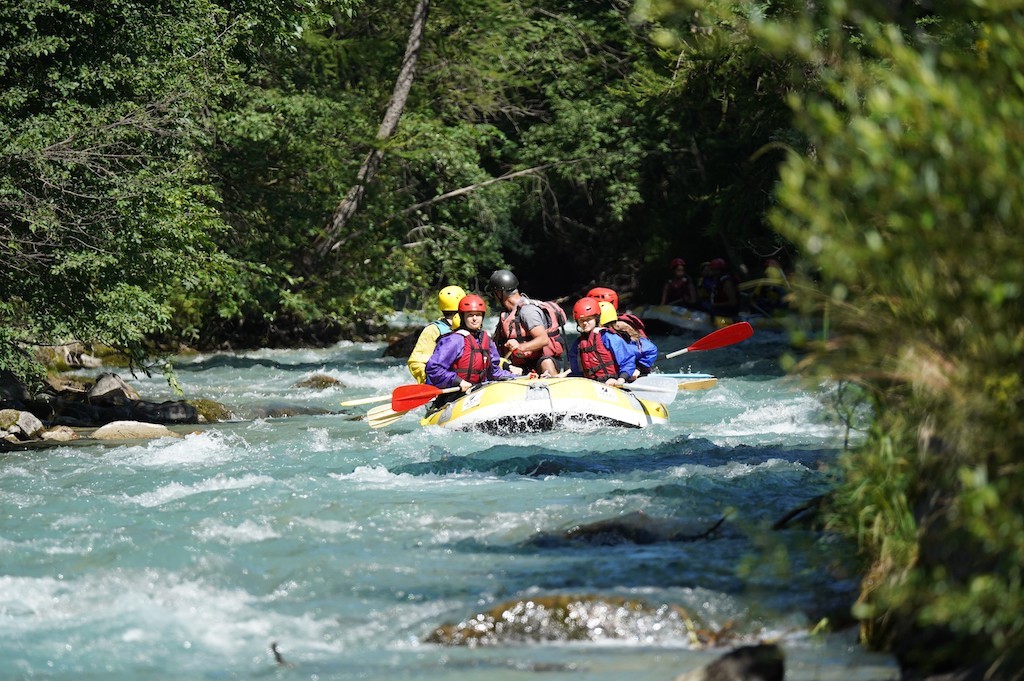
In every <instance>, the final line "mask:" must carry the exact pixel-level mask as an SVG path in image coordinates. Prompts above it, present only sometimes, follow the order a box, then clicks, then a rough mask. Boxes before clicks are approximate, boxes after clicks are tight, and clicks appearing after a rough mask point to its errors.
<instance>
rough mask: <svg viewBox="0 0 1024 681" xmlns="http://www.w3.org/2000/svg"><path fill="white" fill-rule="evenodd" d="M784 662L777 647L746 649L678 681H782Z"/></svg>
mask: <svg viewBox="0 0 1024 681" xmlns="http://www.w3.org/2000/svg"><path fill="white" fill-rule="evenodd" d="M784 674H785V662H784V656H783V654H782V649H781V648H779V647H778V646H777V645H774V644H760V645H756V646H743V647H742V648H737V649H736V650H733V651H731V652H729V653H726V654H725V655H723V656H722V657H720V658H718V659H717V660H715V661H714V662H712V663H711V664H709V665H708V666H706V667H702V668H701V669H698V670H696V671H692V672H688V673H686V674H681V675H680V676H677V677H676V678H675V681H782V679H783V676H784Z"/></svg>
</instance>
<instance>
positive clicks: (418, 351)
mask: <svg viewBox="0 0 1024 681" xmlns="http://www.w3.org/2000/svg"><path fill="white" fill-rule="evenodd" d="M452 331H453V328H452V325H451V324H450V323H449V322H448V320H447V319H445V318H444V317H441V318H440V319H435V320H434V321H432V322H430V323H429V324H427V325H426V326H425V327H423V330H422V331H420V337H419V338H417V339H416V347H414V348H413V349H412V354H410V355H409V360H408V361H407V362H406V363H405V365H406V366H407V367H409V373H410V374H412V377H413V378H414V379H416V382H417V383H426V382H427V360H428V359H430V356H431V355H433V354H434V346H436V345H437V339H438V338H440V337H441V334H442V333H451V332H452Z"/></svg>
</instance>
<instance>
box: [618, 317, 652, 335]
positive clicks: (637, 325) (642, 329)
mask: <svg viewBox="0 0 1024 681" xmlns="http://www.w3.org/2000/svg"><path fill="white" fill-rule="evenodd" d="M619 321H620V322H626V323H627V324H629V325H630V326H632V327H633V328H634V329H636V332H637V333H639V334H640V335H641V336H643V337H644V338H650V336H648V335H647V326H646V325H645V324H644V323H643V320H641V319H640V318H639V317H637V316H636V315H635V314H633V313H631V312H623V313H622V314H620V315H619Z"/></svg>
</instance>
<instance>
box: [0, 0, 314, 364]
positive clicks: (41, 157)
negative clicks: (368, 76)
mask: <svg viewBox="0 0 1024 681" xmlns="http://www.w3.org/2000/svg"><path fill="white" fill-rule="evenodd" d="M316 16H319V15H318V14H317V13H316V12H315V11H314V9H313V8H311V7H310V6H308V5H307V4H306V3H275V4H273V5H272V6H266V5H265V4H264V3H255V2H254V3H248V4H247V3H245V2H241V3H231V4H230V5H221V4H219V3H217V2H212V1H200V2H191V1H190V2H178V1H174V0H164V1H162V2H157V3H153V2H133V1H130V0H120V1H117V2H104V3H96V4H93V5H89V6H84V7H75V6H72V5H67V4H64V3H60V2H38V1H36V0H20V1H16V2H11V3H6V4H4V5H3V7H2V8H0V38H2V42H0V132H2V134H0V139H2V140H3V143H2V147H0V263H2V265H0V300H3V301H4V304H3V306H2V307H0V326H3V327H4V328H5V331H4V337H3V338H2V339H0V344H2V345H3V349H2V350H0V368H9V369H12V370H15V371H17V372H19V373H20V374H22V375H25V373H26V371H27V369H26V366H25V365H24V363H22V362H20V361H18V360H17V358H18V357H21V356H22V351H21V349H20V348H21V347H22V346H24V345H25V344H28V343H44V344H45V343H60V342H66V341H69V340H72V339H81V340H84V341H100V342H104V343H108V344H111V345H116V346H122V347H123V348H124V349H125V350H126V351H128V352H129V353H130V354H131V355H132V356H133V357H136V358H141V357H142V356H143V355H144V354H145V348H144V341H145V339H146V338H147V337H149V336H151V335H153V334H156V333H158V332H163V331H168V330H169V320H170V312H171V309H170V301H171V300H172V297H173V296H174V295H175V294H176V293H178V292H181V291H196V290H199V288H201V286H202V285H203V283H204V282H206V281H207V280H208V278H209V277H210V276H211V273H217V275H218V276H223V275H225V274H227V273H230V272H231V269H232V265H231V261H230V260H229V259H228V258H226V257H224V255H223V254H222V253H221V252H220V251H219V250H218V248H217V246H216V243H215V238H216V237H217V235H218V234H219V233H221V232H223V231H224V230H225V229H226V227H227V226H226V225H225V223H224V222H223V221H222V220H221V218H220V216H219V214H218V210H217V204H218V203H219V201H220V198H221V197H220V196H219V195H218V193H217V191H216V190H215V187H214V184H213V182H212V176H211V173H210V167H209V166H208V164H207V160H206V158H205V155H204V152H205V149H206V144H207V141H208V139H209V132H210V131H209V129H208V128H207V126H206V117H207V111H208V107H210V106H211V103H212V102H214V101H215V100H217V98H219V97H223V96H225V95H226V94H227V93H228V92H230V91H231V90H232V89H233V88H234V87H235V86H236V85H237V83H238V80H237V76H236V75H235V74H237V72H238V71H240V70H242V69H243V68H245V67H246V66H247V64H251V63H253V62H252V60H254V59H255V58H256V57H257V55H258V53H259V51H260V50H262V49H264V48H267V47H271V46H274V45H284V44H286V42H287V41H288V40H290V39H291V37H292V36H293V35H294V32H295V27H296V26H297V25H300V24H301V22H302V21H304V20H306V19H310V18H312V17H316ZM247 60H248V61H247Z"/></svg>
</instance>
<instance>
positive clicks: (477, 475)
mask: <svg viewBox="0 0 1024 681" xmlns="http://www.w3.org/2000/svg"><path fill="white" fill-rule="evenodd" d="M658 340H659V344H660V345H661V347H662V349H663V350H666V351H668V350H673V349H677V348H680V347H684V346H685V345H686V344H687V343H688V342H692V340H694V339H692V338H691V339H686V338H683V337H678V338H664V339H658ZM779 340H780V338H779V337H778V336H775V337H773V336H772V335H771V334H764V333H760V334H758V335H755V337H754V338H753V339H751V340H749V341H747V342H745V343H743V344H741V345H738V346H734V347H730V348H725V349H720V350H715V351H709V352H702V353H699V354H697V353H694V354H688V355H683V356H682V358H681V359H683V360H685V362H683V363H679V362H678V360H676V361H673V362H666V363H665V366H664V367H663V368H662V369H663V370H664V371H682V372H709V373H713V374H715V375H717V376H719V378H720V382H719V384H718V386H717V387H715V388H713V389H711V390H707V391H692V392H682V393H680V394H679V396H678V398H677V399H676V400H675V401H674V403H672V404H671V406H670V412H671V423H670V424H669V425H668V426H661V427H653V428H649V429H643V430H626V429H615V428H609V427H601V428H574V429H573V430H570V431H560V432H551V433H541V434H521V435H504V436H496V435H485V434H478V433H452V432H446V431H444V430H441V429H435V428H430V429H424V428H420V427H419V425H418V421H417V418H415V416H414V415H409V416H407V417H405V418H404V419H402V420H401V421H399V422H398V423H396V424H394V425H393V426H391V427H389V428H387V429H380V430H372V429H370V428H368V427H367V425H366V423H365V422H364V421H362V420H358V419H356V418H354V417H355V416H357V415H360V414H362V413H363V412H365V410H366V407H357V408H345V409H343V408H342V407H341V406H340V402H341V401H342V400H345V399H350V398H354V397H365V396H371V395H378V394H386V393H388V392H389V391H390V390H391V389H393V388H394V387H395V386H398V385H401V384H403V383H408V382H409V381H408V375H407V373H406V370H405V367H404V363H403V362H402V361H400V360H394V359H385V358H382V350H383V348H384V346H383V344H379V343H378V344H373V343H356V344H353V343H342V344H339V345H337V346H335V347H332V348H328V349H323V350H291V351H270V350H266V351H260V352H249V353H240V354H230V355H229V354H217V355H201V356H196V357H182V358H180V360H179V361H178V362H177V372H178V379H179V381H180V385H181V387H182V389H183V390H184V396H185V397H189V398H191V397H205V398H211V399H214V400H217V401H220V402H222V403H224V404H226V405H228V406H229V407H231V408H232V409H234V410H235V412H236V413H237V414H238V415H239V417H240V420H239V421H237V422H232V423H226V424H217V425H213V426H199V427H196V428H194V429H189V430H194V431H195V432H193V433H191V434H187V435H186V436H185V437H184V438H182V439H161V440H156V441H149V442H143V443H131V444H116V445H99V444H92V445H88V446H83V445H73V446H64V447H58V448H53V449H47V450H36V451H31V452H15V453H9V454H6V455H0V457H2V458H0V513H2V518H3V520H2V525H0V557H2V563H0V566H2V567H0V652H2V659H3V660H4V662H3V664H2V665H0V678H4V679H7V678H10V679H21V678H25V679H30V678H31V679H76V680H85V679H103V680H104V681H121V680H129V679H133V680H134V679H161V680H163V679H261V678H269V679H392V678H404V679H487V680H488V681H500V680H503V679H526V678H543V679H550V680H552V681H560V680H563V679H623V678H629V679H631V681H640V680H643V679H652V680H653V679H657V680H666V681H667V680H668V679H671V678H673V677H674V676H675V675H677V674H680V673H683V672H685V671H689V670H691V669H694V668H696V667H699V666H701V665H703V664H706V663H708V662H710V661H711V660H713V659H715V658H716V657H717V656H719V655H721V654H722V653H723V652H725V651H727V650H729V649H730V647H731V646H734V645H739V644H741V643H750V642H756V641H776V642H778V643H780V645H781V646H782V647H783V650H784V651H785V655H786V669H787V679H789V680H790V681H794V680H799V679H827V680H836V681H838V680H842V681H858V680H860V679H864V680H868V679H895V678H897V677H898V672H897V669H896V667H895V665H894V663H893V661H892V660H891V659H890V658H888V657H885V656H880V655H872V654H868V653H865V652H864V651H862V650H860V649H859V648H858V647H857V646H856V645H855V633H854V632H852V631H846V632H843V633H839V634H829V635H820V634H812V633H811V629H812V628H813V627H814V625H815V624H816V623H817V622H818V621H819V620H820V619H821V618H822V617H824V616H827V615H828V614H829V613H832V612H833V611H834V610H835V609H836V608H837V607H839V608H842V607H844V605H846V604H848V603H849V601H850V599H851V598H852V594H853V593H854V592H855V590H856V587H857V583H856V579H857V576H856V575H855V574H852V573H848V572H846V571H845V570H844V564H843V560H842V559H841V558H837V556H841V555H842V552H841V551H839V547H838V546H837V542H836V541H835V539H834V538H831V537H828V536H822V535H820V534H816V533H813V532H811V531H809V530H806V529H801V528H794V529H789V530H785V531H781V532H773V531H771V530H770V525H771V524H772V523H773V522H774V521H776V520H778V519H779V518H780V517H782V516H783V515H785V514H786V512H787V511H789V510H790V509H792V508H794V507H796V506H799V505H800V504H802V503H804V502H806V501H807V500H808V499H810V498H812V497H814V496H815V495H819V494H822V493H823V492H825V491H827V490H828V489H830V487H831V486H832V485H833V484H834V479H833V477H832V476H833V475H835V468H834V465H833V464H834V462H835V460H836V457H837V456H838V454H839V449H840V447H841V443H842V441H843V438H844V437H845V436H846V432H845V431H844V430H843V427H842V426H841V425H840V424H839V421H838V419H837V418H836V417H835V410H834V408H833V407H832V406H831V402H832V400H833V396H832V394H831V393H830V391H828V390H824V389H823V390H820V391H809V390H807V389H805V388H804V387H801V386H800V385H798V384H796V383H794V382H793V381H792V380H790V379H787V378H785V377H784V376H783V375H782V372H781V371H780V370H779V369H778V361H777V358H776V356H777V355H778V354H779V353H780V352H782V351H783V350H784V349H785V346H784V344H781V343H780V342H779ZM314 374H327V375H329V376H332V377H334V378H336V379H338V380H339V381H341V383H342V387H334V388H330V389H326V390H320V391H318V390H311V389H304V388H297V387H296V383H297V382H299V381H301V380H302V379H305V378H309V377H310V376H312V375H314ZM125 377H126V378H127V379H128V380H129V381H130V382H131V383H132V384H133V385H134V386H135V387H136V388H137V389H139V391H140V392H141V393H142V395H143V396H144V398H146V399H149V400H163V399H175V398H176V396H175V395H174V394H173V393H172V392H171V391H170V389H169V388H168V387H167V385H166V384H165V383H164V382H163V379H162V378H160V377H153V378H146V377H139V378H137V379H133V378H132V377H131V376H125ZM277 407H290V408H293V409H294V408H299V409H300V410H305V411H313V410H322V409H326V410H329V411H332V412H335V413H333V414H327V415H324V414H316V415H299V416H292V417H288V418H260V417H256V418H254V417H253V415H255V414H262V413H266V412H267V410H268V409H273V408H277ZM418 411H421V410H418ZM417 413H418V412H417ZM637 512H642V513H643V514H646V516H648V517H651V518H654V519H657V520H659V521H666V522H670V523H673V524H674V525H676V526H678V527H682V528H691V531H690V532H689V535H694V536H696V535H700V534H702V533H703V532H704V531H705V530H707V529H708V528H710V527H711V526H712V525H714V524H715V523H716V522H717V521H719V520H720V519H721V518H722V517H723V516H727V520H726V522H725V523H724V524H723V525H722V526H721V527H720V528H719V530H718V531H717V532H715V533H713V534H711V535H710V536H708V537H706V538H698V539H696V540H693V541H687V540H685V539H686V537H684V539H682V540H672V541H669V540H661V541H657V540H656V541H653V542H652V543H637V542H631V541H618V542H616V541H605V542H589V543H588V542H584V541H565V540H562V539H560V537H561V534H562V533H564V532H565V531H566V530H569V529H570V528H572V527H574V526H577V525H580V524H586V523H594V522H598V521H604V520H608V519H614V518H619V517H622V516H625V515H626V514H631V513H633V514H635V513H637ZM683 534H684V535H687V532H685V531H684V532H683ZM550 595H570V596H579V597H588V598H597V599H601V598H604V599H613V598H614V597H626V598H629V599H631V600H635V601H641V602H643V603H646V604H648V605H649V606H651V607H650V610H649V611H645V613H644V614H637V613H634V612H631V611H628V610H625V609H619V610H616V609H615V608H610V609H609V610H608V611H607V612H596V611H595V612H594V613H592V615H593V618H594V621H593V622H588V623H587V626H588V628H589V631H590V635H589V636H588V637H587V640H583V641H579V640H577V641H566V640H558V636H557V635H556V633H554V632H553V630H552V631H545V630H544V627H543V625H540V626H539V628H538V631H537V632H536V633H537V636H536V639H535V640H529V639H528V638H527V640H517V641H508V642H503V643H501V644H498V645H488V646H477V647H474V648H466V647H459V648H453V647H443V646H439V645H436V644H432V643H427V642H425V637H426V636H427V635H429V634H430V632H431V631H433V629H434V628H436V627H437V626H439V625H441V624H444V623H456V622H460V621H463V620H465V619H467V618H470V617H472V616H474V615H475V614H476V613H479V612H484V611H486V610H488V609H489V608H491V607H493V606H495V605H498V604H499V603H502V602H505V601H513V600H522V601H527V602H528V601H529V599H530V598H539V597H543V596H550ZM680 609H681V610H680ZM680 612H685V613H687V614H688V615H689V616H690V618H691V620H690V624H693V625H695V626H699V627H701V628H703V629H704V630H706V631H721V630H723V629H729V630H730V631H733V632H734V635H735V638H732V639H730V640H728V641H727V642H725V643H723V644H722V645H721V646H720V647H717V648H715V647H712V648H710V649H708V648H705V647H702V646H699V645H695V644H694V642H693V638H692V636H691V635H690V633H689V632H688V630H687V628H686V626H683V624H684V622H683V621H682V620H681V619H680V617H679V616H678V613H680ZM272 642H276V643H277V648H278V651H279V652H280V654H281V656H282V657H283V660H284V664H279V663H278V662H277V661H275V658H274V655H273V654H272V652H271V647H270V646H271V643H272Z"/></svg>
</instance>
